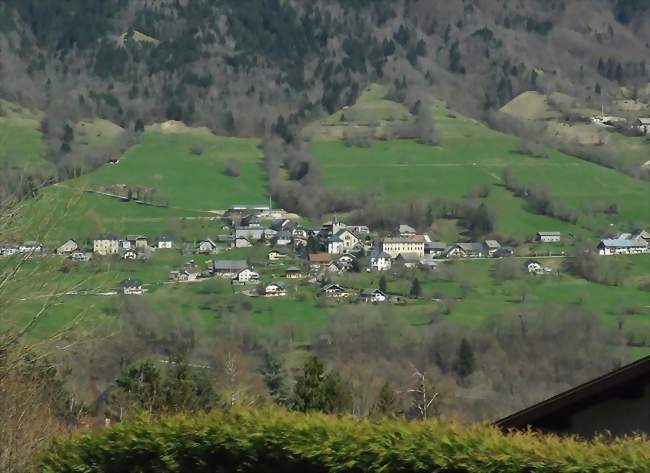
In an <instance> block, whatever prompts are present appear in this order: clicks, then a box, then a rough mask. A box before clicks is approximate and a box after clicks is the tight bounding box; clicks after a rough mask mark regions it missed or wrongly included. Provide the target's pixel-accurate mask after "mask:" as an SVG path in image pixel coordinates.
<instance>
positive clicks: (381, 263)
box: [368, 248, 393, 271]
mask: <svg viewBox="0 0 650 473" xmlns="http://www.w3.org/2000/svg"><path fill="white" fill-rule="evenodd" d="M392 264H393V261H392V259H391V257H390V255H389V254H388V253H385V252H383V251H381V250H380V249H379V248H375V249H373V250H372V252H371V253H370V255H369V257H368V268H369V269H371V270H374V271H389V270H390V268H391V266H392Z"/></svg>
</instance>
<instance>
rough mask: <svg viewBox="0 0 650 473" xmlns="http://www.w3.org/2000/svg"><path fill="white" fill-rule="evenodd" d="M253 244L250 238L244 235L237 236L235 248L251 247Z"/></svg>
mask: <svg viewBox="0 0 650 473" xmlns="http://www.w3.org/2000/svg"><path fill="white" fill-rule="evenodd" d="M252 246H253V243H252V242H251V241H250V240H249V239H248V238H244V237H237V238H235V248H251V247H252Z"/></svg>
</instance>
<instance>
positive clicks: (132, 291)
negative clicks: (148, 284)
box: [122, 278, 144, 295]
mask: <svg viewBox="0 0 650 473" xmlns="http://www.w3.org/2000/svg"><path fill="white" fill-rule="evenodd" d="M122 292H123V293H124V294H125V295H141V294H144V286H143V284H142V281H140V280H139V279H131V278H129V279H127V280H125V281H123V282H122Z"/></svg>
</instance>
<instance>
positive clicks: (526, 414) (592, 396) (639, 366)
mask: <svg viewBox="0 0 650 473" xmlns="http://www.w3.org/2000/svg"><path fill="white" fill-rule="evenodd" d="M648 379H650V356H646V357H645V358H641V359H640V360H638V361H635V362H634V363H630V364H628V365H625V366H623V367H622V368H619V369H617V370H615V371H612V372H610V373H607V374H605V375H603V376H600V377H599V378H596V379H593V380H591V381H588V382H586V383H584V384H581V385H580V386H577V387H575V388H573V389H569V390H568V391H565V392H563V393H560V394H558V395H557V396H554V397H552V398H550V399H547V400H545V401H542V402H540V403H538V404H535V405H534V406H531V407H528V408H526V409H524V410H522V411H519V412H515V413H514V414H512V415H509V416H508V417H504V418H503V419H501V420H498V421H497V422H495V425H496V426H497V427H500V428H502V429H522V428H526V427H527V426H529V425H530V426H531V427H535V426H536V424H538V423H541V422H543V421H544V419H545V418H548V417H551V416H567V415H571V414H572V413H573V412H575V411H577V410H580V409H582V408H584V407H586V406H589V405H590V404H592V403H594V402H597V401H599V400H600V399H602V398H603V396H604V395H606V394H607V393H608V392H611V391H612V390H616V389H617V388H618V389H620V388H622V387H624V386H626V385H628V384H631V383H637V382H639V381H647V380H648Z"/></svg>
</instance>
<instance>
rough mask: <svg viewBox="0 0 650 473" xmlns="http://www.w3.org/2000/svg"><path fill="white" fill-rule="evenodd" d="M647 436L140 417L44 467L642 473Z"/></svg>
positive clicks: (292, 417)
mask: <svg viewBox="0 0 650 473" xmlns="http://www.w3.org/2000/svg"><path fill="white" fill-rule="evenodd" d="M649 464H650V443H649V442H648V439H647V438H645V437H630V438H625V439H605V438H597V439H595V440H594V441H591V442H586V441H580V440H577V439H574V438H560V437H557V436H552V435H549V436H542V435H538V434H534V433H530V432H524V433H511V434H503V433H501V432H500V431H498V430H497V429H495V428H493V427H488V426H471V427H463V426H460V425H457V424H453V423H443V422H428V423H419V422H416V423H405V422H403V421H400V420H382V421H378V422H372V421H365V420H360V419H358V418H353V417H333V416H326V415H322V414H298V413H289V412H286V411H282V410H270V409H269V410H267V409H262V410H257V411H232V412H215V413H212V414H210V415H207V416H199V417H191V418H190V417H184V416H179V417H173V418H163V419H159V420H155V421H151V420H147V419H146V418H144V417H142V418H139V419H137V420H134V421H131V422H128V423H125V424H121V425H118V426H116V427H115V428H108V429H104V430H101V431H99V432H96V433H93V434H86V435H82V436H79V437H76V438H72V439H70V440H60V441H58V442H56V443H55V444H54V445H53V447H52V448H51V449H50V451H49V452H48V453H47V454H46V456H45V458H44V461H43V471H44V472H46V473H55V472H56V473H72V472H75V473H78V472H86V473H90V472H104V473H106V472H127V471H155V472H193V473H201V472H216V471H218V472H275V473H277V472H303V473H309V472H330V471H331V472H334V471H338V472H343V471H345V472H359V473H361V472H379V471H382V472H425V471H426V472H458V473H460V472H468V473H471V472H476V473H478V472H481V473H482V472H488V471H489V472H496V471H499V472H528V473H532V472H580V473H588V472H622V471H625V472H642V471H648V470H647V467H648V465H649Z"/></svg>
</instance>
